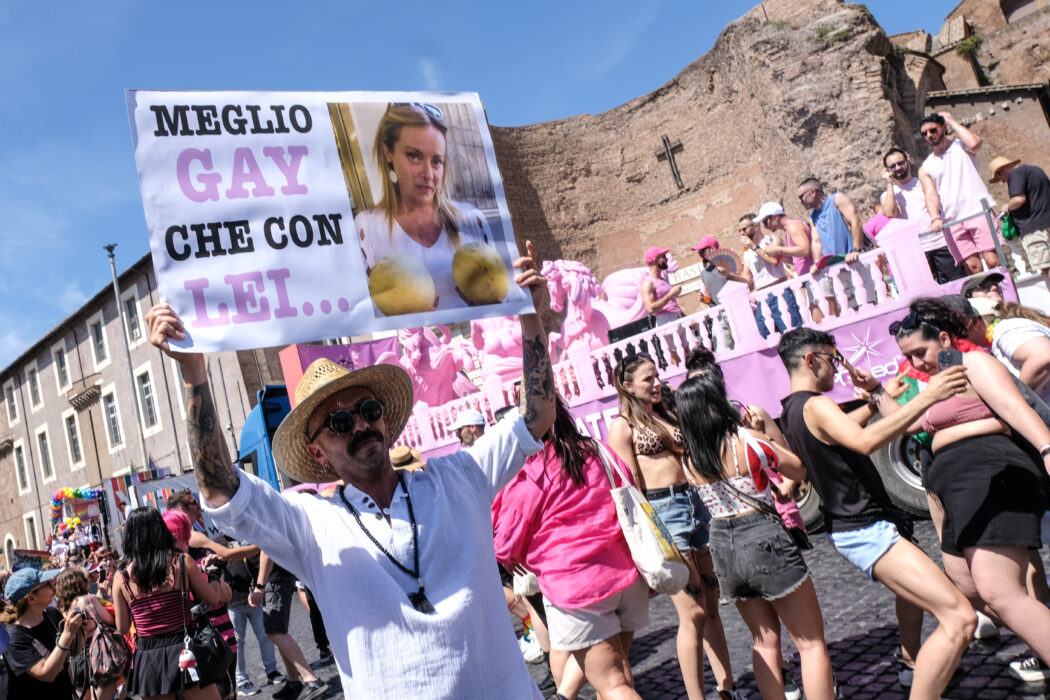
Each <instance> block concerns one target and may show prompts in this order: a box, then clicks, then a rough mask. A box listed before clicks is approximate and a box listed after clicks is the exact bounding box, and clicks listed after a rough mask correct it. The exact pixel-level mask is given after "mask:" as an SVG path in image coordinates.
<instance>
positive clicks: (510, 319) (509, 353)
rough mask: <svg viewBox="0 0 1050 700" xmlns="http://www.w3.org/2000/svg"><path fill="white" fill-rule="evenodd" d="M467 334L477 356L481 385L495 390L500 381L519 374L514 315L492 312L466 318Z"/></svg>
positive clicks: (517, 328)
mask: <svg viewBox="0 0 1050 700" xmlns="http://www.w3.org/2000/svg"><path fill="white" fill-rule="evenodd" d="M470 331H471V338H472V339H473V341H474V348H475V349H476V350H477V353H478V355H479V357H480V360H481V385H482V388H483V389H484V390H485V391H486V392H489V393H494V394H498V393H499V392H500V387H501V385H502V384H503V382H513V381H517V380H518V379H520V378H521V357H522V342H521V322H520V321H518V318H517V317H516V316H494V317H492V318H482V319H478V320H476V321H471V322H470Z"/></svg>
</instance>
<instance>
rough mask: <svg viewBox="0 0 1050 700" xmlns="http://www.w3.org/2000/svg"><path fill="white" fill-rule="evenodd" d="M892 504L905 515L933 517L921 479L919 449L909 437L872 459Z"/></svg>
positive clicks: (873, 456) (902, 437) (897, 440)
mask: <svg viewBox="0 0 1050 700" xmlns="http://www.w3.org/2000/svg"><path fill="white" fill-rule="evenodd" d="M871 460H872V461H873V462H874V463H875V468H876V469H878V470H879V476H881V477H882V483H883V484H885V485H886V492H887V493H888V494H889V495H890V500H892V501H893V503H894V504H895V505H896V506H897V507H898V508H900V509H901V510H904V511H905V512H908V513H911V514H912V515H918V516H921V517H929V515H930V508H929V506H928V505H927V503H926V492H925V491H924V490H923V488H922V481H921V479H920V477H919V445H918V443H916V442H915V441H914V440H912V439H911V438H910V437H908V436H906V435H902V436H901V437H898V438H896V439H895V440H893V441H892V442H890V444H888V445H886V446H885V447H883V448H882V449H881V450H879V451H878V452H876V453H875V454H873V455H872V456H871Z"/></svg>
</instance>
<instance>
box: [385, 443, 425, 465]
mask: <svg viewBox="0 0 1050 700" xmlns="http://www.w3.org/2000/svg"><path fill="white" fill-rule="evenodd" d="M390 465H391V466H392V467H394V469H404V470H406V471H410V472H414V471H417V470H419V469H424V468H426V465H425V464H424V463H423V455H421V454H420V453H419V450H414V449H412V448H411V447H409V446H408V445H398V446H397V447H394V448H392V449H391V450H390Z"/></svg>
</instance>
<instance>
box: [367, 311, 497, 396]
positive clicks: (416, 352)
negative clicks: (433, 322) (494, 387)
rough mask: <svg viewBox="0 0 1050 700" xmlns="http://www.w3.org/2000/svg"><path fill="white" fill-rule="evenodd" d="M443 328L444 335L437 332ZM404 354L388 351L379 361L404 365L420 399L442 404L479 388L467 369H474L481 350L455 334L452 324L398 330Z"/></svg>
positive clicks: (398, 337)
mask: <svg viewBox="0 0 1050 700" xmlns="http://www.w3.org/2000/svg"><path fill="white" fill-rule="evenodd" d="M435 330H437V331H440V333H441V336H440V337H438V334H437V333H435ZM397 339H398V342H399V344H400V345H401V353H400V356H399V355H398V354H397V353H394V352H384V353H382V354H381V355H380V356H379V359H378V360H377V363H378V362H383V363H387V364H394V365H400V367H401V368H402V369H404V370H405V371H406V372H408V375H409V376H410V377H411V378H412V388H413V390H414V391H415V397H416V401H417V402H423V403H425V404H427V405H428V406H440V405H441V404H443V403H447V402H449V401H451V400H452V399H455V398H458V397H460V396H466V395H468V394H474V393H477V392H478V387H477V386H475V385H474V384H473V383H472V382H471V381H470V380H469V379H467V378H466V376H464V375H463V370H468V369H474V367H475V365H476V363H477V351H476V350H475V348H474V346H473V345H471V344H470V343H468V342H466V341H465V340H463V339H462V338H453V337H452V332H451V331H450V330H449V329H448V326H434V327H433V328H408V329H403V330H400V331H398V332H397Z"/></svg>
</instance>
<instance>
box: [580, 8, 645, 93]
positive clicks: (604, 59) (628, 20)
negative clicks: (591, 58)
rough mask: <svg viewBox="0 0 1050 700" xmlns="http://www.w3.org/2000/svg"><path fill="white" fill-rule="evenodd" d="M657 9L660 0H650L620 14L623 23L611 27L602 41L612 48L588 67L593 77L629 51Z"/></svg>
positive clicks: (614, 64) (605, 71)
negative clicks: (631, 10) (626, 12)
mask: <svg viewBox="0 0 1050 700" xmlns="http://www.w3.org/2000/svg"><path fill="white" fill-rule="evenodd" d="M659 9H660V0H650V2H647V3H645V4H644V5H640V6H639V7H638V8H637V10H636V11H634V12H633V13H630V14H625V15H623V16H622V19H623V20H624V23H623V24H622V25H621V26H620V27H617V28H614V29H612V30H611V31H610V32H609V33H608V34H607V38H606V40H605V41H603V42H602V43H604V44H605V45H606V46H609V47H611V48H612V50H611V51H610V52H609V53H608V54H607V55H606V56H601V57H598V59H597V60H596V61H595V62H594V63H593V64H592V65H591V67H590V68H591V69H590V73H591V74H592V76H593V77H595V78H598V77H601V76H603V75H605V74H606V73H608V72H609V71H610V70H612V69H613V68H615V67H616V65H617V64H618V63H619V62H620V61H622V60H623V59H624V57H625V56H627V54H628V53H630V51H631V49H633V48H634V45H635V44H636V43H637V42H638V40H639V39H640V38H641V36H642V34H644V33H645V30H646V29H648V28H649V25H651V24H652V23H653V22H655V21H656V19H657V17H658V15H659Z"/></svg>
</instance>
